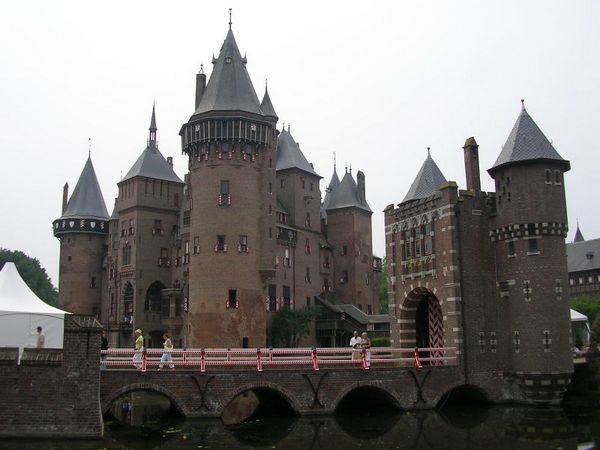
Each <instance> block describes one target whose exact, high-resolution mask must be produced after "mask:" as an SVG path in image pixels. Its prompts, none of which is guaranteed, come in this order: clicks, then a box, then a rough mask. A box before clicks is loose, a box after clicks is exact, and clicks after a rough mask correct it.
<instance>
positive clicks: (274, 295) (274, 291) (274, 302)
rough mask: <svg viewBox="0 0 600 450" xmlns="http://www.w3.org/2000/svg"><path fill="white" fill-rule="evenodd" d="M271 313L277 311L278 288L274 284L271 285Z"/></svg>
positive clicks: (269, 308)
mask: <svg viewBox="0 0 600 450" xmlns="http://www.w3.org/2000/svg"><path fill="white" fill-rule="evenodd" d="M268 300H269V305H268V310H269V311H277V286H276V285H274V284H270V285H269V299H268Z"/></svg>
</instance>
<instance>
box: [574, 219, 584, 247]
mask: <svg viewBox="0 0 600 450" xmlns="http://www.w3.org/2000/svg"><path fill="white" fill-rule="evenodd" d="M583 241H585V239H584V237H583V234H582V233H581V230H580V229H579V219H577V230H576V231H575V238H573V243H575V242H583Z"/></svg>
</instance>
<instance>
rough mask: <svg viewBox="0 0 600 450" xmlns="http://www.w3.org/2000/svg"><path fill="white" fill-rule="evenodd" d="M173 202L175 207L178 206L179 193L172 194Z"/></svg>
mask: <svg viewBox="0 0 600 450" xmlns="http://www.w3.org/2000/svg"><path fill="white" fill-rule="evenodd" d="M173 204H174V205H175V207H176V208H179V194H178V193H177V192H175V194H174V195H173Z"/></svg>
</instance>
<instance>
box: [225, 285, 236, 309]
mask: <svg viewBox="0 0 600 450" xmlns="http://www.w3.org/2000/svg"><path fill="white" fill-rule="evenodd" d="M225 307H226V308H227V309H231V308H233V309H238V308H239V307H240V303H239V302H238V299H237V291H236V290H235V289H229V295H228V296H227V303H226V304H225Z"/></svg>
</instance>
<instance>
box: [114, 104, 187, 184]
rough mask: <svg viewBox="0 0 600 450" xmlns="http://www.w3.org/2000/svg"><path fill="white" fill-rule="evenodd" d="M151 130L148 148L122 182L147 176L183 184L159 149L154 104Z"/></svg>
mask: <svg viewBox="0 0 600 450" xmlns="http://www.w3.org/2000/svg"><path fill="white" fill-rule="evenodd" d="M149 130H150V136H149V138H148V146H147V147H146V150H144V151H143V152H142V154H141V155H140V156H139V158H138V159H137V161H136V162H135V163H134V164H133V166H131V169H129V172H127V174H126V175H125V176H124V177H123V179H122V180H121V182H123V181H126V180H129V179H131V178H134V177H145V178H153V179H155V180H165V181H172V182H174V183H181V184H183V181H181V179H180V178H179V177H178V176H177V174H176V173H175V171H174V170H173V167H171V164H169V163H168V162H167V160H166V159H165V157H164V156H163V155H162V153H161V152H160V150H158V145H157V143H156V130H157V128H156V115H155V112H154V106H153V107H152V119H151V120H150V128H149Z"/></svg>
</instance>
